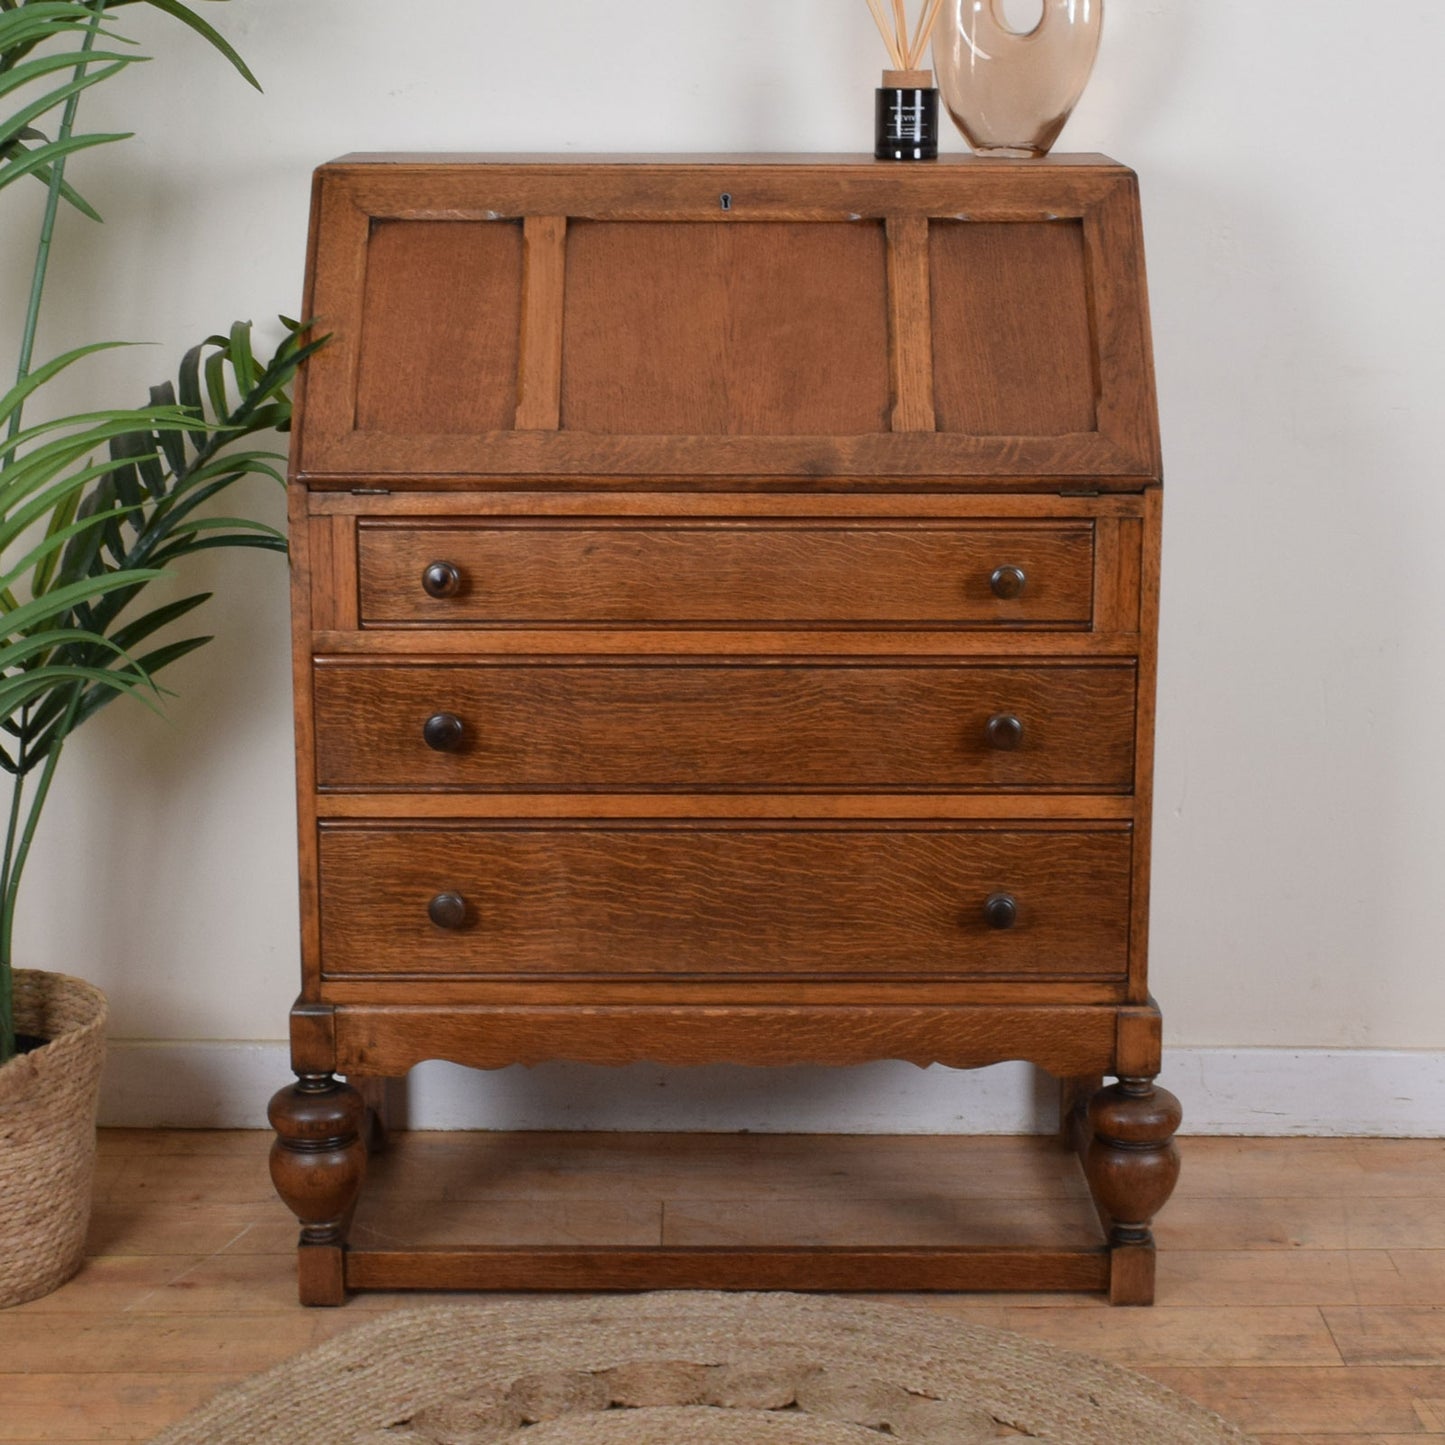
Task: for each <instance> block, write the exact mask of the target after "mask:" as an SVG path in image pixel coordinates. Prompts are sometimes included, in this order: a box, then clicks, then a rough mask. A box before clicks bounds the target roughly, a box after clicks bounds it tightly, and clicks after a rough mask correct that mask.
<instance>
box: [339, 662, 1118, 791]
mask: <svg viewBox="0 0 1445 1445" xmlns="http://www.w3.org/2000/svg"><path fill="white" fill-rule="evenodd" d="M1134 698H1135V669H1134V665H1133V664H1132V663H1128V662H1114V661H1110V662H1107V663H1105V662H1098V663H1094V662H1070V663H1043V664H1029V665H1016V664H999V663H984V662H958V661H943V662H933V661H926V662H925V661H913V660H910V661H908V662H906V663H900V662H896V661H890V662H879V661H872V660H868V661H848V662H828V663H812V662H809V663H799V662H795V661H790V662H769V663H759V662H758V661H756V659H747V660H746V661H742V660H726V659H717V658H709V659H706V660H703V661H697V662H692V661H687V662H683V661H677V660H672V659H669V660H663V661H657V662H652V661H648V662H638V661H625V662H621V661H619V662H611V661H605V660H599V661H594V662H588V663H585V664H581V663H571V662H556V661H552V660H549V659H545V658H541V659H535V660H527V661H523V662H518V661H517V660H516V659H515V658H506V659H497V660H489V659H483V660H476V659H469V660H468V661H466V662H461V663H440V662H425V663H398V662H396V661H394V660H385V661H382V660H369V659H367V660H358V659H355V658H347V659H339V658H338V659H332V658H320V659H318V660H317V663H316V668H315V699H316V737H317V742H316V762H317V780H318V783H319V785H320V786H321V787H323V788H328V789H346V790H355V791H374V790H387V789H390V790H400V791H405V790H412V789H420V790H454V791H479V790H483V791H484V790H493V791H526V790H535V791H559V792H577V791H581V792H585V791H588V790H608V789H622V790H628V791H642V792H669V791H674V792H694V791H699V790H702V791H707V790H719V791H747V790H769V789H783V790H791V789H820V790H829V789H837V790H842V791H858V790H877V791H891V790H908V789H940V790H949V791H956V790H960V789H963V790H967V789H982V788H987V789H1028V788H1039V789H1083V790H1094V791H1110V792H1128V791H1129V790H1130V788H1131V787H1132V784H1133V773H1134Z"/></svg>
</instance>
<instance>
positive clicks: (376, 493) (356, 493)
mask: <svg viewBox="0 0 1445 1445" xmlns="http://www.w3.org/2000/svg"><path fill="white" fill-rule="evenodd" d="M351 495H352V496H353V497H389V496H390V495H391V488H390V487H352V489H351Z"/></svg>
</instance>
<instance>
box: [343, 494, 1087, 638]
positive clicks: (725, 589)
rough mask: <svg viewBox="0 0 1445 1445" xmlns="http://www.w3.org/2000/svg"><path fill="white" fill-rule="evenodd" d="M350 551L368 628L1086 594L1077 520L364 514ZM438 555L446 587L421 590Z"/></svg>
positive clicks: (984, 619) (807, 612)
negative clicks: (378, 518)
mask: <svg viewBox="0 0 1445 1445" xmlns="http://www.w3.org/2000/svg"><path fill="white" fill-rule="evenodd" d="M360 553H361V598H362V602H361V608H362V617H363V621H364V623H365V624H368V625H372V626H387V625H394V624H397V623H418V624H421V625H424V626H427V627H457V626H465V625H470V624H478V623H480V624H483V625H487V626H496V625H499V624H507V623H522V624H531V625H535V624H537V623H584V624H590V623H611V624H629V623H641V624H649V623H712V624H719V623H721V624H729V623H731V624H736V625H739V626H755V625H759V624H766V625H770V626H778V625H782V626H804V625H807V624H810V623H857V624H860V625H869V624H874V625H876V624H883V625H888V624H900V625H906V626H919V625H929V624H933V625H935V626H955V627H956V626H969V627H988V626H1019V625H1025V624H1039V623H1056V624H1058V623H1068V624H1073V625H1074V626H1080V625H1083V624H1085V623H1087V622H1088V621H1089V616H1090V611H1091V609H1092V605H1093V599H1092V590H1093V565H1094V534H1093V524H1092V523H1089V522H1082V523H1080V522H1073V523H1070V522H1059V523H1038V524H1030V523H1024V524H1022V525H1020V524H1018V523H1015V524H1013V525H1009V524H1008V523H1005V522H977V523H969V522H941V523H940V522H927V521H913V522H895V523H891V524H884V523H881V522H880V523H877V524H871V523H870V524H864V525H861V526H859V525H852V526H850V525H848V524H846V523H833V524H831V525H830V524H829V523H827V522H771V523H769V522H763V521H758V520H744V521H736V522H731V521H717V522H691V523H689V522H686V521H682V520H676V521H658V522H655V523H645V522H643V523H634V522H612V523H608V522H591V523H585V524H583V523H548V522H543V521H538V522H518V523H507V522H491V523H488V522H476V523H473V524H470V525H463V526H455V525H454V526H428V525H426V524H425V523H419V522H401V523H385V522H382V523H368V522H363V523H362V525H361V529H360ZM437 561H445V562H450V563H451V564H452V565H453V566H454V567H455V568H456V569H457V572H458V574H459V576H460V578H461V582H460V586H459V588H458V590H457V592H456V593H455V594H454V595H453V596H450V597H439V598H433V597H429V596H428V595H427V593H426V592H425V591H424V590H423V589H422V585H421V577H422V573H423V572H424V571H425V570H426V568H427V567H428V566H429V565H430V564H431V563H433V562H437ZM999 567H1017V568H1019V569H1020V570H1021V571H1022V572H1023V574H1024V577H1025V585H1024V588H1023V590H1022V591H1021V592H1020V593H1019V595H1018V596H1017V597H1005V598H1000V597H997V596H996V595H995V594H994V591H993V588H992V586H991V582H990V579H991V578H992V576H993V573H994V571H995V570H996V569H997V568H999Z"/></svg>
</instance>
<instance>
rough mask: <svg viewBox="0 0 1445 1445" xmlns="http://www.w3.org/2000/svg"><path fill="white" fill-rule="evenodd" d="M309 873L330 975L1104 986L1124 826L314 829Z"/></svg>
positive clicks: (1122, 930)
mask: <svg viewBox="0 0 1445 1445" xmlns="http://www.w3.org/2000/svg"><path fill="white" fill-rule="evenodd" d="M320 858H321V925H322V937H323V939H324V943H323V949H322V970H323V972H324V973H325V974H326V975H328V976H331V977H345V976H348V975H363V974H364V975H396V974H412V975H420V976H436V975H444V974H450V975H458V976H468V975H470V976H501V975H512V976H519V975H520V976H529V975H530V976H559V975H593V976H596V975H603V976H628V977H637V976H641V975H648V976H664V975H677V976H681V975H687V976H690V977H706V976H722V977H726V976H749V977H759V976H798V975H804V974H806V975H809V976H811V977H815V978H826V977H843V978H847V977H853V978H858V977H888V978H934V979H942V978H960V979H974V978H1002V979H1029V978H1060V977H1069V978H1087V979H1110V980H1117V979H1120V978H1122V977H1123V976H1124V972H1125V967H1126V956H1127V951H1128V915H1129V865H1130V835H1129V832H1128V830H1127V829H1126V828H1124V827H1122V826H1121V827H1117V828H1106V827H1096V828H1084V827H1079V828H1073V829H1069V828H1059V827H1052V828H1051V827H1047V826H1040V827H1036V828H1029V827H1025V826H1022V825H1014V826H1009V827H1002V828H987V827H983V826H980V825H976V824H974V825H969V824H955V825H948V824H933V823H930V824H926V825H916V826H908V825H902V824H895V825H893V826H892V827H888V828H884V827H880V826H877V825H868V826H862V825H855V826H852V827H848V826H841V827H840V826H838V825H830V826H829V827H826V828H810V827H804V826H797V825H774V826H759V825H754V824H744V825H732V826H719V825H709V826H706V827H702V826H697V825H688V824H682V825H674V826H670V827H669V826H664V825H659V824H655V823H649V824H642V825H633V826H627V825H622V824H609V825H601V826H597V827H590V828H585V829H584V828H579V827H577V826H575V825H565V824H555V825H550V826H549V825H535V824H516V825H498V824H485V825H473V826H464V825H452V826H447V827H434V828H432V827H415V828H404V827H403V828H380V827H374V826H357V825H323V826H322V829H321V838H320ZM1005 895H1006V896H1007V897H1008V898H1009V899H1011V900H1012V903H1013V910H1014V916H1013V921H1012V924H1011V926H1003V927H1001V926H998V925H999V924H1000V923H1006V922H1007V913H1008V909H1007V907H1006V906H1005V905H1004V904H1003V903H1002V902H1001V901H1000V900H1001V898H1002V897H1004V896H1005ZM434 900H436V901H435V903H434ZM990 900H992V902H993V918H992V920H991V919H990V917H989V903H990ZM433 912H435V914H436V915H437V916H438V917H439V918H440V919H441V923H440V924H439V923H438V922H433V920H432V914H433Z"/></svg>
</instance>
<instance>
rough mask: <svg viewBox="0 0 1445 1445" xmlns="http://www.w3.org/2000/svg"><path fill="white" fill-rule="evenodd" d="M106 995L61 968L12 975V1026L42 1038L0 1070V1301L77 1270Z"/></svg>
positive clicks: (86, 1212)
mask: <svg viewBox="0 0 1445 1445" xmlns="http://www.w3.org/2000/svg"><path fill="white" fill-rule="evenodd" d="M106 1013H107V1010H106V1003H105V995H104V994H103V993H101V991H100V990H99V989H98V988H96V987H95V986H94V985H93V984H88V983H85V982H83V981H82V980H80V979H78V978H69V977H67V976H66V975H65V974H63V973H40V972H37V971H36V970H33V969H16V971H15V1027H16V1030H17V1031H18V1032H20V1033H22V1034H32V1035H34V1036H36V1037H38V1038H43V1039H49V1040H50V1042H49V1043H48V1044H45V1045H44V1046H43V1047H41V1048H38V1049H35V1050H33V1051H32V1052H31V1053H28V1054H21V1055H20V1056H18V1057H17V1058H13V1059H11V1060H10V1062H9V1063H7V1064H5V1065H4V1066H3V1067H0V1306H6V1305H16V1304H20V1303H22V1302H23V1301H25V1300H29V1299H36V1298H38V1297H39V1296H40V1295H43V1294H49V1293H50V1291H51V1290H53V1289H58V1288H59V1287H60V1286H61V1285H62V1284H64V1283H65V1281H66V1280H68V1279H69V1278H70V1277H71V1275H73V1274H74V1273H75V1272H76V1270H78V1269H79V1268H80V1263H81V1260H83V1259H84V1258H85V1236H86V1231H87V1229H88V1228H89V1226H90V1183H91V1176H92V1175H93V1174H94V1172H95V1110H96V1102H97V1099H98V1097H99V1094H100V1069H101V1065H102V1064H103V1063H104V1061H105V1022H106Z"/></svg>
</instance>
